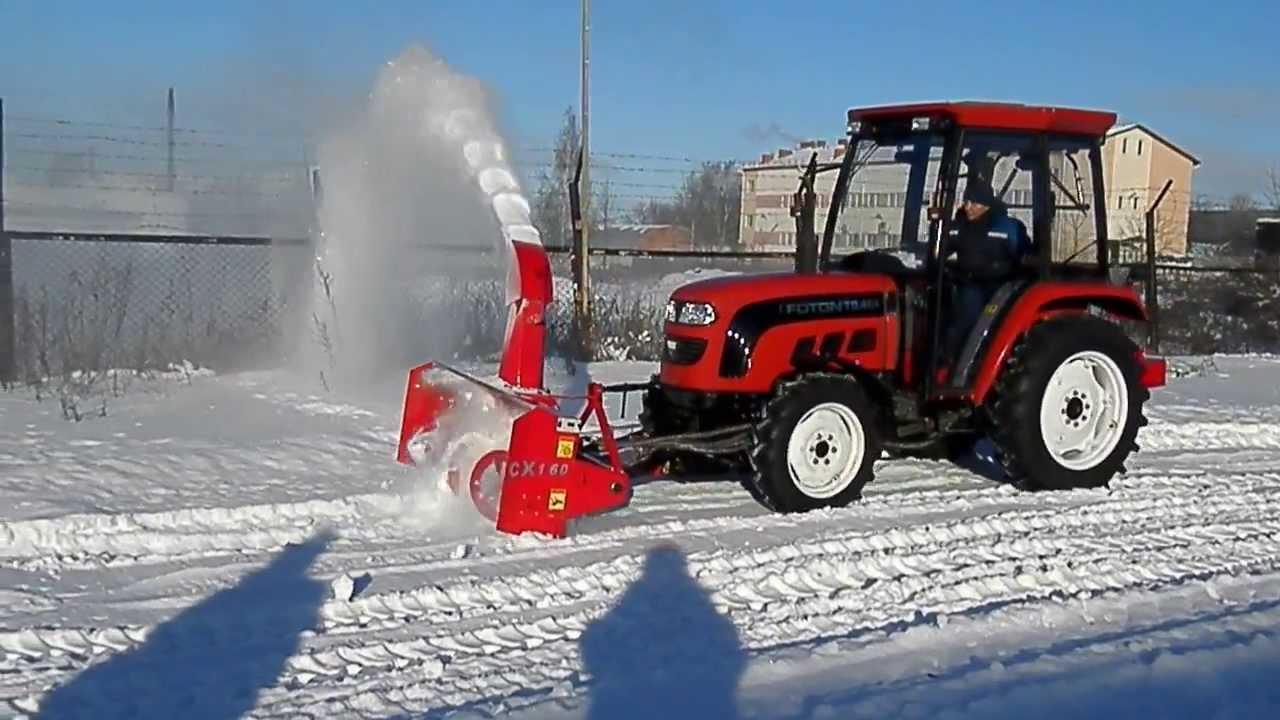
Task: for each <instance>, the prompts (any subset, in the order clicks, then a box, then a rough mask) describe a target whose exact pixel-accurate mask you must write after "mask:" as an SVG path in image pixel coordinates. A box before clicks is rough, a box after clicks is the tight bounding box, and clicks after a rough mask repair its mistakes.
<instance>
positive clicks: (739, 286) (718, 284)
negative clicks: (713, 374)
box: [671, 273, 895, 317]
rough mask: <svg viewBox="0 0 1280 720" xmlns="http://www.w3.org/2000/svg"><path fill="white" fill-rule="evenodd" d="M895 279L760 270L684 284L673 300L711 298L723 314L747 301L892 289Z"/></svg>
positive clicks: (705, 299)
mask: <svg viewBox="0 0 1280 720" xmlns="http://www.w3.org/2000/svg"><path fill="white" fill-rule="evenodd" d="M894 290H895V285H894V282H893V280H892V279H891V278H889V277H887V276H884V275H872V274H857V273H824V274H798V273H760V274H754V275H730V276H725V277H717V278H710V279H708V280H698V281H697V282H692V283H689V284H688V285H682V286H681V287H679V288H676V291H675V292H673V293H672V294H671V298H672V299H673V300H682V301H690V300H696V301H700V302H709V303H711V304H712V305H714V306H716V310H717V311H718V312H719V313H720V314H721V316H722V317H723V316H724V315H725V314H726V312H727V311H729V310H731V309H736V308H738V307H740V306H742V305H745V304H747V303H751V302H756V301H759V300H768V299H771V298H785V297H804V296H811V295H812V296H817V295H833V294H845V293H875V292H886V293H887V292H893V291H894Z"/></svg>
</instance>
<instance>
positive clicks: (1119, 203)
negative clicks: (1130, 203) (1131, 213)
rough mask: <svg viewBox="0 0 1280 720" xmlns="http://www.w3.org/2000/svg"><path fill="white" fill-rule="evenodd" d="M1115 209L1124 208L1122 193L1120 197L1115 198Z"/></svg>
mask: <svg viewBox="0 0 1280 720" xmlns="http://www.w3.org/2000/svg"><path fill="white" fill-rule="evenodd" d="M1116 209H1117V210H1123V209H1124V196H1123V195H1121V196H1120V197H1118V198H1116Z"/></svg>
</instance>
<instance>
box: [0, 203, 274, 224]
mask: <svg viewBox="0 0 1280 720" xmlns="http://www.w3.org/2000/svg"><path fill="white" fill-rule="evenodd" d="M3 204H4V205H5V206H6V207H11V208H25V209H26V210H36V211H49V212H83V213H96V214H100V215H129V216H134V215H152V216H156V217H193V218H194V217H206V218H231V217H235V218H248V219H256V220H296V219H297V218H296V217H293V216H290V215H279V214H274V215H273V214H270V213H249V212H233V211H232V212H172V211H165V210H145V209H140V210H117V209H114V208H94V207H84V206H82V205H44V204H41V203H31V202H25V201H22V200H10V199H8V198H5V200H4V203H3Z"/></svg>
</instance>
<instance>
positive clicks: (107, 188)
mask: <svg viewBox="0 0 1280 720" xmlns="http://www.w3.org/2000/svg"><path fill="white" fill-rule="evenodd" d="M12 187H15V188H28V189H36V190H62V189H68V190H97V191H100V192H121V193H135V194H137V193H140V194H144V195H152V196H161V195H169V196H172V195H192V196H198V195H234V196H253V197H262V198H283V197H287V196H288V193H281V192H263V191H261V190H244V189H228V188H213V189H205V190H201V189H197V188H175V189H173V190H167V189H165V188H149V187H138V186H120V185H90V184H83V183H69V184H61V185H59V184H55V183H14V184H13V185H12Z"/></svg>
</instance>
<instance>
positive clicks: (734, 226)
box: [632, 162, 742, 248]
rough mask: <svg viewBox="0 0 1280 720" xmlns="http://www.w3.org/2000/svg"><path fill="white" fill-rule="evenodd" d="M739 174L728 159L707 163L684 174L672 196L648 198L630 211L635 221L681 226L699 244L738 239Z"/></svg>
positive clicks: (739, 211) (740, 186) (740, 203)
mask: <svg viewBox="0 0 1280 720" xmlns="http://www.w3.org/2000/svg"><path fill="white" fill-rule="evenodd" d="M741 211H742V173H741V171H740V170H739V169H738V166H737V165H736V164H735V163H732V162H707V163H703V164H702V166H701V167H700V168H698V169H697V170H694V171H692V172H690V173H689V174H688V175H686V176H685V178H684V182H683V184H682V185H681V188H680V190H679V191H678V192H677V193H676V195H675V197H673V198H671V200H669V201H659V200H650V201H648V202H647V203H644V204H642V205H639V206H637V207H636V208H635V210H634V211H633V213H632V214H633V216H634V217H635V219H636V221H637V222H642V223H651V224H663V225H666V224H672V225H683V226H685V227H687V228H689V229H690V230H691V231H692V234H693V241H694V244H695V245H697V246H699V247H704V248H707V247H715V246H720V245H734V244H737V242H738V217H739V215H740V214H741Z"/></svg>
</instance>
